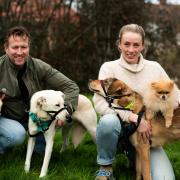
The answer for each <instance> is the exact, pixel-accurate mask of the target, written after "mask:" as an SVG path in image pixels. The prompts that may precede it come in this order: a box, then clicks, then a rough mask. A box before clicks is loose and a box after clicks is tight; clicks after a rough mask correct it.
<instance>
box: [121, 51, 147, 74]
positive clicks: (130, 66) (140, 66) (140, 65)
mask: <svg viewBox="0 0 180 180" xmlns="http://www.w3.org/2000/svg"><path fill="white" fill-rule="evenodd" d="M119 64H120V65H121V66H122V67H123V68H124V69H127V70H128V71H131V72H134V73H137V72H140V71H141V70H142V69H143V68H144V65H145V64H144V58H143V56H142V54H140V58H139V63H138V64H129V63H127V61H126V60H125V59H124V58H123V56H122V55H121V57H120V61H119Z"/></svg>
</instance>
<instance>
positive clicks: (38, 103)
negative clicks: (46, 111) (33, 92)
mask: <svg viewBox="0 0 180 180" xmlns="http://www.w3.org/2000/svg"><path fill="white" fill-rule="evenodd" d="M45 103H46V98H45V97H39V98H38V99H37V105H39V106H42V105H43V104H45Z"/></svg>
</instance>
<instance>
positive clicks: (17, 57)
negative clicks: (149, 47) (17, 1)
mask: <svg viewBox="0 0 180 180" xmlns="http://www.w3.org/2000/svg"><path fill="white" fill-rule="evenodd" d="M5 52H6V54H7V55H8V57H9V58H10V60H11V62H12V63H13V64H15V65H16V66H18V67H19V68H21V67H22V66H23V65H24V63H25V62H26V58H27V57H28V56H29V39H28V37H26V36H23V37H20V36H10V37H9V40H8V43H7V45H5Z"/></svg>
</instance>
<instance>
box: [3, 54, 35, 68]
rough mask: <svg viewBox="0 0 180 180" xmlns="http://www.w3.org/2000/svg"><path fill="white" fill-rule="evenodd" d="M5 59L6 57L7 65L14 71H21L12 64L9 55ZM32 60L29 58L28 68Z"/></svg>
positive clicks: (27, 61)
mask: <svg viewBox="0 0 180 180" xmlns="http://www.w3.org/2000/svg"><path fill="white" fill-rule="evenodd" d="M5 57H6V62H7V64H8V65H9V67H11V68H12V69H14V70H16V71H19V69H18V68H17V66H16V65H15V64H13V63H12V62H11V60H10V59H9V57H8V56H7V55H5ZM30 58H31V57H30V56H28V57H27V60H26V67H28V66H29V61H30ZM26 69H27V68H26Z"/></svg>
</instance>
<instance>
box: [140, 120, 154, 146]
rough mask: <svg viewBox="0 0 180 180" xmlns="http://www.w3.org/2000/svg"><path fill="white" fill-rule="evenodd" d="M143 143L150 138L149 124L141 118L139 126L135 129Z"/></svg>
mask: <svg viewBox="0 0 180 180" xmlns="http://www.w3.org/2000/svg"><path fill="white" fill-rule="evenodd" d="M137 131H138V133H139V135H140V137H139V138H141V139H142V141H143V143H145V144H146V143H148V142H149V140H150V138H151V125H150V123H149V122H148V121H146V120H144V119H141V122H140V124H139V127H138V129H137Z"/></svg>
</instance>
